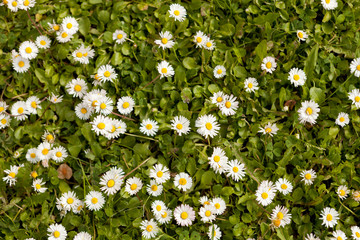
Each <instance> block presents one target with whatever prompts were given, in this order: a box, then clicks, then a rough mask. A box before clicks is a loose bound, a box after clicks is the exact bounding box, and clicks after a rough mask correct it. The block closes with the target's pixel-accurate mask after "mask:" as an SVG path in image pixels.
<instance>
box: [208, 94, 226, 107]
mask: <svg viewBox="0 0 360 240" xmlns="http://www.w3.org/2000/svg"><path fill="white" fill-rule="evenodd" d="M225 96H226V95H225V94H224V93H223V92H222V91H219V92H216V93H214V95H213V96H212V97H211V98H210V100H211V103H214V104H216V105H217V106H218V107H220V106H221V105H223V104H224V102H225Z"/></svg>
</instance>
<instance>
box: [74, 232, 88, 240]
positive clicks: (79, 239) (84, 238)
mask: <svg viewBox="0 0 360 240" xmlns="http://www.w3.org/2000/svg"><path fill="white" fill-rule="evenodd" d="M91 239H92V236H91V235H90V234H89V233H87V232H79V233H78V234H76V235H75V237H74V239H73V240H91Z"/></svg>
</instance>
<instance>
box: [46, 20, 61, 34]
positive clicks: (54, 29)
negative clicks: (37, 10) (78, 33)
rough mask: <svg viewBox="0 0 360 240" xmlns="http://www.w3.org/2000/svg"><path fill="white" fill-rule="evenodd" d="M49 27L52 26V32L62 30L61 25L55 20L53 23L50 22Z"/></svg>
mask: <svg viewBox="0 0 360 240" xmlns="http://www.w3.org/2000/svg"><path fill="white" fill-rule="evenodd" d="M48 25H49V27H50V31H51V32H57V31H59V30H60V25H59V24H57V23H56V22H55V21H54V20H53V22H52V23H48Z"/></svg>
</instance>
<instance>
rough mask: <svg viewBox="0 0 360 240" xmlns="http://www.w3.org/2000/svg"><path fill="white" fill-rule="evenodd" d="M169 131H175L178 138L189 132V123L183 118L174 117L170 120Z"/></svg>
mask: <svg viewBox="0 0 360 240" xmlns="http://www.w3.org/2000/svg"><path fill="white" fill-rule="evenodd" d="M171 129H173V130H175V131H176V132H177V134H179V136H181V135H182V134H184V135H186V134H188V133H189V132H190V121H189V120H188V119H187V118H186V117H183V116H176V117H175V118H174V119H173V120H171Z"/></svg>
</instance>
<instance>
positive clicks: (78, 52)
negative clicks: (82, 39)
mask: <svg viewBox="0 0 360 240" xmlns="http://www.w3.org/2000/svg"><path fill="white" fill-rule="evenodd" d="M85 54H86V56H85ZM71 55H72V57H73V58H74V60H75V61H76V62H80V63H81V64H89V57H88V56H89V54H88V53H87V52H86V51H85V48H84V45H81V46H80V47H79V48H77V49H75V51H73V52H72V54H71Z"/></svg>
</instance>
